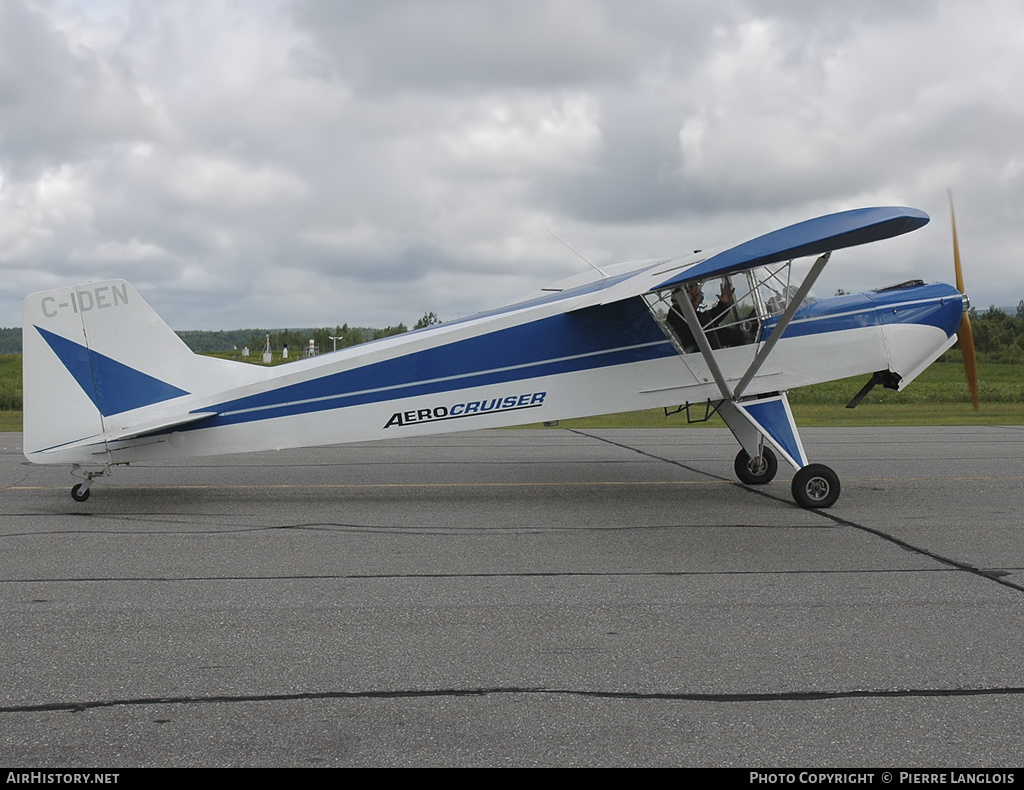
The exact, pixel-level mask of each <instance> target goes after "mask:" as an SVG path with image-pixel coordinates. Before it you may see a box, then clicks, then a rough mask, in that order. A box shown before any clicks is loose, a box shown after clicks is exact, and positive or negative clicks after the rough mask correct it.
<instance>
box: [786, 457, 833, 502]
mask: <svg viewBox="0 0 1024 790" xmlns="http://www.w3.org/2000/svg"><path fill="white" fill-rule="evenodd" d="M793 499H795V500H796V503H797V504H798V505H800V507H810V508H820V507H832V505H834V504H835V503H836V500H837V499H839V475H837V474H836V473H835V472H833V471H832V470H831V469H830V468H829V467H827V466H825V464H808V465H807V466H805V467H804V468H803V469H799V470H797V473H796V474H795V475H793Z"/></svg>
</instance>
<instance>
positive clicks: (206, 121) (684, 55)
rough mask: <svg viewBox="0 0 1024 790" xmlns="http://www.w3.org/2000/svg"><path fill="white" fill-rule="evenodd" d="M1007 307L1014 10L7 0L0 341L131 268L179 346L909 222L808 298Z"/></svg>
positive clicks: (1021, 230) (2, 26)
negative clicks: (910, 293) (847, 227)
mask: <svg viewBox="0 0 1024 790" xmlns="http://www.w3.org/2000/svg"><path fill="white" fill-rule="evenodd" d="M947 188H951V189H952V190H953V194H954V197H955V199H956V206H957V222H958V229H959V232H960V242H961V251H962V253H963V255H964V259H965V264H966V266H967V271H966V277H967V286H968V290H969V292H970V293H971V295H972V297H973V300H974V303H975V305H977V306H980V307H986V306H988V305H989V304H992V303H995V304H998V305H1010V306H1012V305H1016V304H1017V302H1018V301H1020V300H1021V299H1024V4H1021V3H1020V2H1018V0H972V2H963V1H962V0H948V1H947V0H901V1H900V2H892V0H860V2H857V3H849V2H816V1H814V0H777V1H776V2H759V1H756V0H709V1H708V2H704V1H703V0H664V1H663V2H659V1H658V0H632V2H629V3H626V2H622V1H621V0H606V1H602V0H547V1H545V0H514V2H513V1H512V0H501V1H498V0H424V1H423V2H415V1H414V0H409V1H408V2H404V1H402V0H394V1H392V2H385V1H382V2H369V1H368V0H352V1H351V2H344V0H244V1H242V0H239V1H238V2H230V1H229V0H225V1H224V2H216V1H211V0H196V1H195V2H185V1H182V2H175V1H174V0H168V2H151V1H150V0H139V2H132V1H131V0H78V1H77V2H75V1H73V0H2V2H0V271H2V278H0V326H18V325H20V323H21V300H22V298H23V297H24V296H25V295H26V294H27V293H30V292H33V291H38V290H42V289H46V288H50V287H54V286H58V285H67V284H71V283H76V282H85V281H88V280H96V279H102V278H107V277H124V278H125V279H128V280H130V281H131V282H132V283H133V284H134V285H135V286H136V288H137V289H138V290H139V291H140V292H141V293H142V294H143V295H144V296H145V297H146V298H147V299H148V300H149V301H150V303H151V304H153V306H154V307H155V308H156V309H157V310H158V311H159V312H160V313H161V314H162V315H163V316H164V317H165V318H166V320H167V321H168V323H169V324H170V325H171V326H172V327H174V328H175V329H220V328H241V327H250V326H267V327H282V326H310V325H316V326H322V325H332V326H333V325H335V324H339V323H343V322H348V323H350V324H353V325H371V326H383V325H387V324H396V323H398V322H405V323H406V324H411V323H413V322H414V321H415V320H416V319H417V318H418V317H419V316H421V315H422V314H423V313H424V312H426V311H434V312H436V313H437V314H438V315H439V316H440V317H441V318H442V319H451V318H456V317H458V316H460V315H468V314H471V313H474V312H477V311H480V310H484V309H489V308H493V307H496V306H499V305H501V304H504V303H507V302H509V301H512V300H513V299H516V298H518V297H520V296H522V295H524V294H526V293H528V292H530V291H533V290H535V289H537V288H539V287H542V286H544V285H545V284H547V283H549V282H551V281H554V280H556V279H559V278H562V277H565V276H569V275H571V274H574V273H576V272H579V271H581V270H583V269H585V268H586V264H585V263H583V262H582V261H581V260H580V259H579V258H577V257H576V256H575V255H574V254H573V253H572V252H570V251H569V250H567V249H566V247H564V246H562V244H560V243H559V242H558V241H556V240H555V239H554V238H552V236H551V234H550V233H549V229H550V231H552V232H554V233H555V234H557V235H558V236H559V237H560V238H562V239H564V240H565V241H566V242H567V243H569V244H571V245H572V246H573V247H574V248H575V249H577V250H579V252H580V253H582V254H583V255H585V256H586V257H587V258H588V259H590V260H592V261H594V262H595V263H597V264H599V265H600V264H602V263H613V262H617V261H623V260H635V259H643V258H649V257H656V256H668V255H676V254H682V253H684V252H688V251H690V250H692V249H694V248H707V247H712V246H717V245H719V244H725V243H728V242H732V241H742V240H743V239H745V238H749V237H751V236H754V235H758V234H760V233H763V232H767V231H769V230H772V229H774V228H777V227H780V226H782V225H786V224H789V223H792V222H796V221H799V220H802V219H807V218H809V217H812V216H817V215H820V214H824V213H828V212H830V211H835V210H841V209H847V208H856V207H859V206H868V205H908V206H913V207H916V208H920V209H923V210H925V211H927V212H928V213H929V214H931V216H932V218H933V221H932V223H931V224H930V225H928V226H927V227H925V228H924V229H922V230H920V231H917V232H916V233H913V234H910V235H909V236H905V237H901V238H899V239H895V240H891V241H888V242H882V243H879V244H876V245H871V246H869V247H864V248H855V249H853V250H848V251H844V252H842V253H841V254H837V255H836V256H834V257H833V259H832V262H831V263H830V265H829V268H828V269H827V270H826V274H825V275H824V277H823V281H822V282H821V283H820V285H819V287H818V288H817V289H816V290H817V291H818V293H819V294H826V293H831V292H834V290H835V289H836V288H840V287H841V288H844V289H846V290H866V289H868V288H871V287H876V286H880V285H886V284H890V283H893V282H897V281H899V280H903V279H908V278H912V277H920V278H922V279H925V280H942V281H946V282H950V281H952V263H951V254H950V241H949V236H950V231H949V217H948V207H947V197H946V190H947Z"/></svg>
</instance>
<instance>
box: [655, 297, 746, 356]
mask: <svg viewBox="0 0 1024 790" xmlns="http://www.w3.org/2000/svg"><path fill="white" fill-rule="evenodd" d="M684 289H685V291H686V296H687V298H688V299H689V300H690V304H691V305H693V309H694V311H695V312H696V313H697V320H698V321H699V322H700V325H701V326H702V327H704V329H705V331H706V332H707V334H708V342H709V343H710V344H711V347H712V348H721V347H722V346H723V345H733V344H731V343H723V342H722V341H723V340H724V338H720V337H719V334H720V333H719V332H715V331H708V330H709V329H711V328H712V327H714V326H715V325H717V324H718V323H720V322H721V320H722V317H723V316H725V314H726V313H728V312H729V308H730V307H732V306H733V304H734V303H735V301H736V292H735V289H734V288H733V287H732V285H731V284H730V283H729V282H728V280H725V279H723V280H722V288H721V291H720V292H719V294H718V302H717V303H716V304H715V306H714V307H712V308H710V309H708V310H701V309H700V306H701V304H703V302H704V291H703V290H702V288H701V283H699V282H692V283H687V284H686V285H685V286H683V287H682V288H676V289H675V290H674V291H673V292H672V307H671V308H670V309H669V311H668V322H669V325H670V326H671V327H672V329H673V330H675V333H676V336H677V337H678V338H679V342H680V344H681V345H682V347H683V351H685V352H686V353H690V352H693V351H696V350H697V341H696V340H695V339H694V337H693V333H692V332H691V331H690V327H689V326H688V325H687V323H686V319H685V318H684V317H683V315H684V314H683V308H682V307H681V306H680V303H679V300H680V299H682V298H683V295H682V291H683V290H684ZM740 342H742V339H741V341H740Z"/></svg>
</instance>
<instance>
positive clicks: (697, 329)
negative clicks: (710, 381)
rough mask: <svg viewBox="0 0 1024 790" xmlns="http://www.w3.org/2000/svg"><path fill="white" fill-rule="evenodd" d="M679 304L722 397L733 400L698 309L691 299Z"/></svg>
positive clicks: (680, 301)
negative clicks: (691, 302)
mask: <svg viewBox="0 0 1024 790" xmlns="http://www.w3.org/2000/svg"><path fill="white" fill-rule="evenodd" d="M677 304H678V305H679V306H680V307H682V308H683V318H685V319H686V323H687V324H689V325H690V332H691V333H692V334H693V339H694V340H696V341H697V347H698V348H699V349H700V353H701V356H703V357H704V361H705V362H707V363H708V368H710V370H711V375H712V376H714V377H715V383H716V384H718V389H719V390H720V391H721V393H722V397H723V398H725V399H726V400H727V401H731V400H732V399H733V394H732V392H731V391H730V390H729V384H728V383H727V382H726V380H725V374H724V373H722V369H721V368H720V367H719V366H718V361H717V360H716V359H715V352H714V351H712V350H711V343H709V342H708V336H707V335H706V334H705V333H704V327H702V326H701V325H700V319H699V318H698V317H697V310H696V308H695V307H694V306H693V305H692V304H690V300H689V299H680V300H679V301H678V302H677Z"/></svg>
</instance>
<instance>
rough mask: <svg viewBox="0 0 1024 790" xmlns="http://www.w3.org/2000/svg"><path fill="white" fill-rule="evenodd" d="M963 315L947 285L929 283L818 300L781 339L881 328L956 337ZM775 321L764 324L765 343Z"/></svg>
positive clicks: (957, 294)
mask: <svg viewBox="0 0 1024 790" xmlns="http://www.w3.org/2000/svg"><path fill="white" fill-rule="evenodd" d="M962 312H963V297H962V296H961V295H960V292H959V291H957V290H956V289H955V288H954V287H953V286H951V285H945V284H943V283H930V284H928V285H919V286H911V287H909V288H900V289H897V290H894V291H880V292H879V291H872V292H871V293H865V294H849V295H847V296H838V297H835V298H831V299H819V300H818V301H816V302H814V303H813V304H809V305H807V306H805V307H801V308H800V309H799V310H798V311H797V312H796V315H795V316H793V322H792V323H791V324H790V325H789V326H788V327H787V328H786V331H785V332H784V333H783V335H782V336H783V337H801V336H804V335H815V334H820V333H823V332H840V331H842V330H844V329H860V328H862V327H870V326H879V325H882V324H924V325H925V326H934V327H937V328H938V329H941V330H943V331H944V332H945V333H946V337H952V336H953V335H954V334H956V331H957V329H958V328H959V326H960V318H961V314H962ZM777 323H778V318H777V317H776V318H772V319H769V320H768V321H765V323H764V326H763V328H762V330H761V339H762V340H767V339H768V336H769V335H770V334H771V331H772V330H773V329H774V328H775V325H776V324H777Z"/></svg>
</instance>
